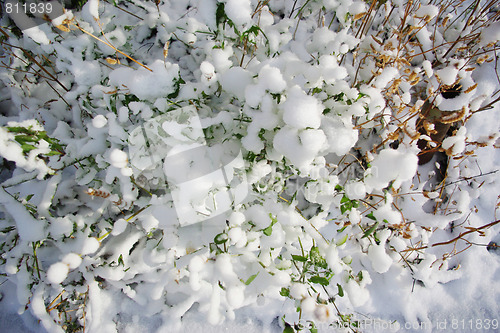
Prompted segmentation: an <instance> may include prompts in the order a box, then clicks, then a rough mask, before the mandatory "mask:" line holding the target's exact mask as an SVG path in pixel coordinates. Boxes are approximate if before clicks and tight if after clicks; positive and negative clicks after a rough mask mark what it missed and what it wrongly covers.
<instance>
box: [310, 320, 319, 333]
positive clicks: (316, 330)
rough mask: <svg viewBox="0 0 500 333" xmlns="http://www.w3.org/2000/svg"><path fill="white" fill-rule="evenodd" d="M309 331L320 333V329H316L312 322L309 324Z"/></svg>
mask: <svg viewBox="0 0 500 333" xmlns="http://www.w3.org/2000/svg"><path fill="white" fill-rule="evenodd" d="M309 331H310V332H311V333H318V328H317V327H316V325H315V324H314V323H313V322H312V321H311V322H309Z"/></svg>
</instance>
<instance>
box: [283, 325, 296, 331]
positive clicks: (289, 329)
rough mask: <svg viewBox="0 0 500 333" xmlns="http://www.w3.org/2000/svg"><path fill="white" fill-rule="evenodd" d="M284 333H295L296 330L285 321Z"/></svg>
mask: <svg viewBox="0 0 500 333" xmlns="http://www.w3.org/2000/svg"><path fill="white" fill-rule="evenodd" d="M283 333H295V331H294V330H293V328H292V326H290V324H289V323H285V329H284V330H283Z"/></svg>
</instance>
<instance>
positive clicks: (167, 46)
mask: <svg viewBox="0 0 500 333" xmlns="http://www.w3.org/2000/svg"><path fill="white" fill-rule="evenodd" d="M169 46H170V41H167V42H166V43H165V45H164V46H163V58H164V59H166V58H167V56H168V48H169Z"/></svg>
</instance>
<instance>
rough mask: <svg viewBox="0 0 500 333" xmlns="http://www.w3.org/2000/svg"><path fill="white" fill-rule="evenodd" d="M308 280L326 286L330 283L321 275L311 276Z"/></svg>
mask: <svg viewBox="0 0 500 333" xmlns="http://www.w3.org/2000/svg"><path fill="white" fill-rule="evenodd" d="M309 281H310V282H312V283H317V284H320V285H322V286H327V285H329V284H330V281H328V279H327V278H324V277H322V276H317V275H316V276H312V277H310V278H309Z"/></svg>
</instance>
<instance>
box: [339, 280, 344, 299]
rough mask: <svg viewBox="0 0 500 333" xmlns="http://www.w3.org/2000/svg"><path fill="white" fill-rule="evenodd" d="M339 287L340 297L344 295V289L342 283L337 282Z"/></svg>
mask: <svg viewBox="0 0 500 333" xmlns="http://www.w3.org/2000/svg"><path fill="white" fill-rule="evenodd" d="M337 288H338V294H339V296H340V297H344V289H343V288H342V286H341V285H340V284H338V283H337Z"/></svg>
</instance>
